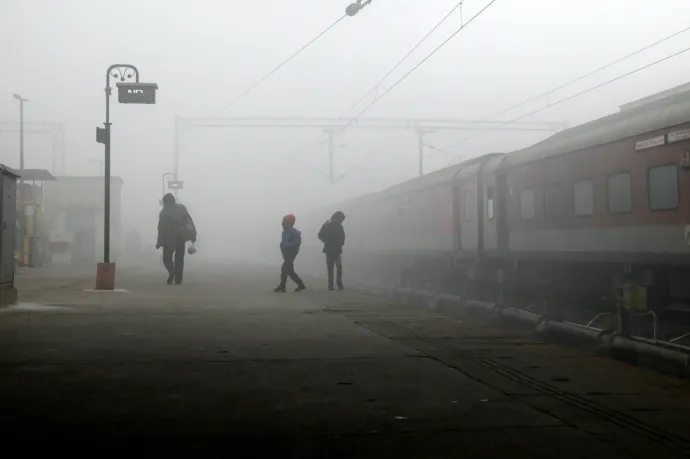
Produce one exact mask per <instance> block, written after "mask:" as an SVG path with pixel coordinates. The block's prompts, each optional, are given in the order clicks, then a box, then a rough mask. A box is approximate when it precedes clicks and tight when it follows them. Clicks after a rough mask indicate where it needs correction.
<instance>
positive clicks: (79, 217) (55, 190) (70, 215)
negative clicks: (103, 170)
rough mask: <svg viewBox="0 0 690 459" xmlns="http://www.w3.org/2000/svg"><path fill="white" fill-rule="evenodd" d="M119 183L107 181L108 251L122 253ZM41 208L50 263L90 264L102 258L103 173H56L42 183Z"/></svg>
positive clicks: (113, 255) (113, 254)
mask: <svg viewBox="0 0 690 459" xmlns="http://www.w3.org/2000/svg"><path fill="white" fill-rule="evenodd" d="M122 185H123V181H122V179H121V178H119V177H112V178H111V181H110V253H111V259H112V261H117V260H118V258H119V256H120V254H121V253H122V249H123V247H122V245H123V244H122V217H121V215H122V211H121V209H122ZM45 191H46V194H45V209H46V210H45V212H46V222H47V225H48V228H50V232H49V247H50V252H51V255H52V263H53V264H72V265H76V264H93V263H95V262H97V261H102V258H103V228H104V226H103V225H104V195H105V182H104V178H103V177H68V176H63V177H58V179H57V180H56V181H55V182H50V183H47V184H46V190H45Z"/></svg>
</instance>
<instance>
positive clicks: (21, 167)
mask: <svg viewBox="0 0 690 459" xmlns="http://www.w3.org/2000/svg"><path fill="white" fill-rule="evenodd" d="M12 97H14V98H15V99H17V100H18V101H19V171H20V172H19V174H20V175H19V207H20V212H21V221H22V224H21V227H22V228H21V229H22V234H21V243H20V244H19V259H20V260H21V261H22V263H24V236H25V234H26V233H25V232H26V209H25V208H24V102H30V101H29V99H26V98H24V97H22V96H20V95H19V94H12Z"/></svg>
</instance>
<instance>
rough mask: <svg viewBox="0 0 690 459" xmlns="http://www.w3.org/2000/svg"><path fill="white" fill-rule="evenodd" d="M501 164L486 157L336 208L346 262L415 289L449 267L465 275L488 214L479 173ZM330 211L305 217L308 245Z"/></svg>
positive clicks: (473, 262)
mask: <svg viewBox="0 0 690 459" xmlns="http://www.w3.org/2000/svg"><path fill="white" fill-rule="evenodd" d="M502 157H503V155H502V154H489V155H484V156H481V157H478V158H474V159H472V160H469V161H466V162H464V163H461V164H457V165H454V166H452V167H448V168H445V169H442V170H440V171H436V172H433V173H430V174H427V175H425V176H423V177H419V178H416V179H413V180H410V181H407V182H404V183H402V184H399V185H395V186H393V187H391V188H388V189H386V190H384V191H382V192H379V193H374V194H370V195H367V196H364V197H362V198H359V199H356V200H353V201H349V202H347V203H343V204H341V207H340V208H339V209H340V210H343V212H345V215H346V216H347V220H346V222H345V226H346V233H347V242H346V250H345V261H346V263H347V261H348V260H350V266H352V264H353V263H354V264H355V265H356V266H357V268H356V269H357V271H358V272H359V273H360V274H361V273H362V272H367V273H368V274H367V277H368V278H371V277H372V276H376V277H378V278H379V280H380V281H382V282H391V281H394V282H398V281H400V280H401V278H403V277H405V276H408V277H409V276H410V275H411V276H412V277H413V279H411V280H413V281H414V284H416V285H417V286H419V284H420V283H424V282H428V281H429V280H430V279H437V278H438V277H439V276H443V275H447V273H449V272H453V271H454V270H453V269H452V268H454V267H455V268H456V269H460V268H463V267H464V271H466V270H467V269H469V268H468V267H469V266H474V265H476V260H477V259H478V257H479V255H480V254H481V253H482V251H483V244H484V234H485V231H484V219H482V218H478V215H484V213H485V210H484V207H485V204H484V196H483V195H482V193H481V192H479V191H478V190H481V189H482V183H483V180H484V177H485V174H484V170H485V169H486V168H487V166H491V167H492V168H495V167H496V166H497V165H498V164H499V163H500V159H501V158H502ZM492 183H493V182H492ZM334 209H335V208H329V209H322V210H320V211H317V212H315V213H313V214H312V215H309V216H308V217H307V220H308V222H309V223H308V225H309V228H310V233H309V237H308V238H305V242H304V244H305V246H307V247H310V246H311V247H312V249H313V248H314V244H318V240H315V238H313V237H311V233H314V231H315V229H316V228H317V227H318V225H320V224H321V223H323V221H325V220H326V219H327V218H328V217H329V216H330V214H331V213H332V212H333V210H334ZM491 224H492V225H493V227H494V229H493V231H489V234H491V235H492V237H491V240H490V246H491V247H492V248H496V245H497V241H496V240H497V231H496V229H495V226H496V222H495V219H493V221H492V222H491ZM316 231H318V230H317V229H316Z"/></svg>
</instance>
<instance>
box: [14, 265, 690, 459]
mask: <svg viewBox="0 0 690 459" xmlns="http://www.w3.org/2000/svg"><path fill="white" fill-rule="evenodd" d="M276 274H277V270H276V269H268V268H266V267H262V266H256V265H251V264H247V263H235V264H232V263H228V264H224V265H220V264H216V265H205V266H201V265H200V264H199V263H198V262H197V263H196V264H195V263H194V262H192V261H189V262H188V272H187V273H186V278H185V283H184V284H183V285H180V286H174V285H173V286H168V285H165V282H164V281H165V276H164V275H163V273H162V272H160V271H159V270H158V269H156V268H153V269H148V270H145V269H142V268H137V269H135V268H127V269H124V270H120V272H118V283H117V287H118V289H119V290H118V291H113V292H96V291H93V290H92V289H93V283H94V276H95V266H94V267H93V270H84V271H81V272H80V271H79V270H71V271H67V272H63V271H60V270H58V269H54V268H43V270H42V271H41V272H36V273H20V275H19V276H18V283H19V285H18V287H19V289H20V300H21V303H20V305H19V306H17V307H13V308H8V309H2V310H0V437H2V438H3V445H4V446H5V450H4V451H9V450H11V451H13V454H15V455H16V457H18V456H19V455H22V456H23V457H26V455H27V452H28V451H33V450H36V449H43V450H45V451H46V452H57V451H60V452H62V451H68V452H70V453H75V452H77V453H78V452H81V453H88V454H96V455H98V456H101V455H107V454H109V453H112V454H115V452H116V451H118V450H119V449H120V448H122V449H123V451H124V452H126V454H128V455H130V456H131V455H132V454H134V455H139V454H144V453H147V454H156V456H159V455H160V454H162V453H163V452H165V453H166V454H169V453H173V452H181V453H182V452H183V453H185V454H188V453H194V454H196V455H197V457H206V456H212V455H213V456H215V455H220V454H222V455H223V456H230V455H231V456H235V455H239V454H242V455H243V457H244V455H246V454H249V455H251V457H258V456H260V455H262V454H264V453H265V454H267V455H270V456H271V457H281V458H282V457H367V458H382V457H396V458H398V457H410V458H449V457H463V458H467V457H483V458H487V457H488V458H493V457H506V455H509V456H510V457H525V458H561V459H566V458H579V459H580V458H582V457H587V458H588V459H593V458H612V457H632V458H650V457H653V458H680V457H690V395H689V394H690V392H689V391H688V389H689V388H690V385H689V384H688V382H686V381H682V380H679V379H675V378H673V377H671V376H665V375H661V374H658V373H654V372H653V371H651V370H645V369H642V368H636V367H631V366H628V365H626V364H623V363H618V362H615V361H612V360H608V359H606V358H603V357H597V356H592V355H586V354H582V353H580V352H577V351H574V350H568V349H564V348H559V347H557V346H554V345H551V344H547V343H543V342H539V341H538V340H536V339H535V338H534V337H532V336H530V335H527V334H523V333H521V332H517V331H514V330H503V329H497V328H491V327H489V326H486V325H482V324H479V323H474V322H470V321H464V320H459V319H457V318H451V317H447V316H444V315H442V314H438V313H435V312H433V311H430V310H424V309H419V308H413V307H410V306H404V305H399V304H391V303H388V302H387V301H385V300H384V299H381V298H378V297H376V296H373V295H371V294H367V293H364V292H357V291H349V290H346V291H344V292H329V291H327V290H326V289H325V288H324V286H323V281H320V280H315V279H308V281H309V287H310V288H309V289H308V290H307V291H305V292H300V293H293V292H289V293H286V294H275V293H273V292H271V289H272V288H273V287H274V286H275V283H276ZM10 445H11V446H10ZM104 445H105V446H106V449H103V446H104ZM94 447H97V449H93V448H94ZM133 448H134V449H133ZM186 448H188V449H186ZM118 454H122V452H120V451H118ZM13 457H15V456H13Z"/></svg>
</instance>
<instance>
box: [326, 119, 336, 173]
mask: <svg viewBox="0 0 690 459" xmlns="http://www.w3.org/2000/svg"><path fill="white" fill-rule="evenodd" d="M326 134H327V135H328V179H329V180H330V182H331V184H333V183H335V176H334V175H333V167H334V164H333V160H334V158H335V131H333V130H332V129H329V130H326Z"/></svg>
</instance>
